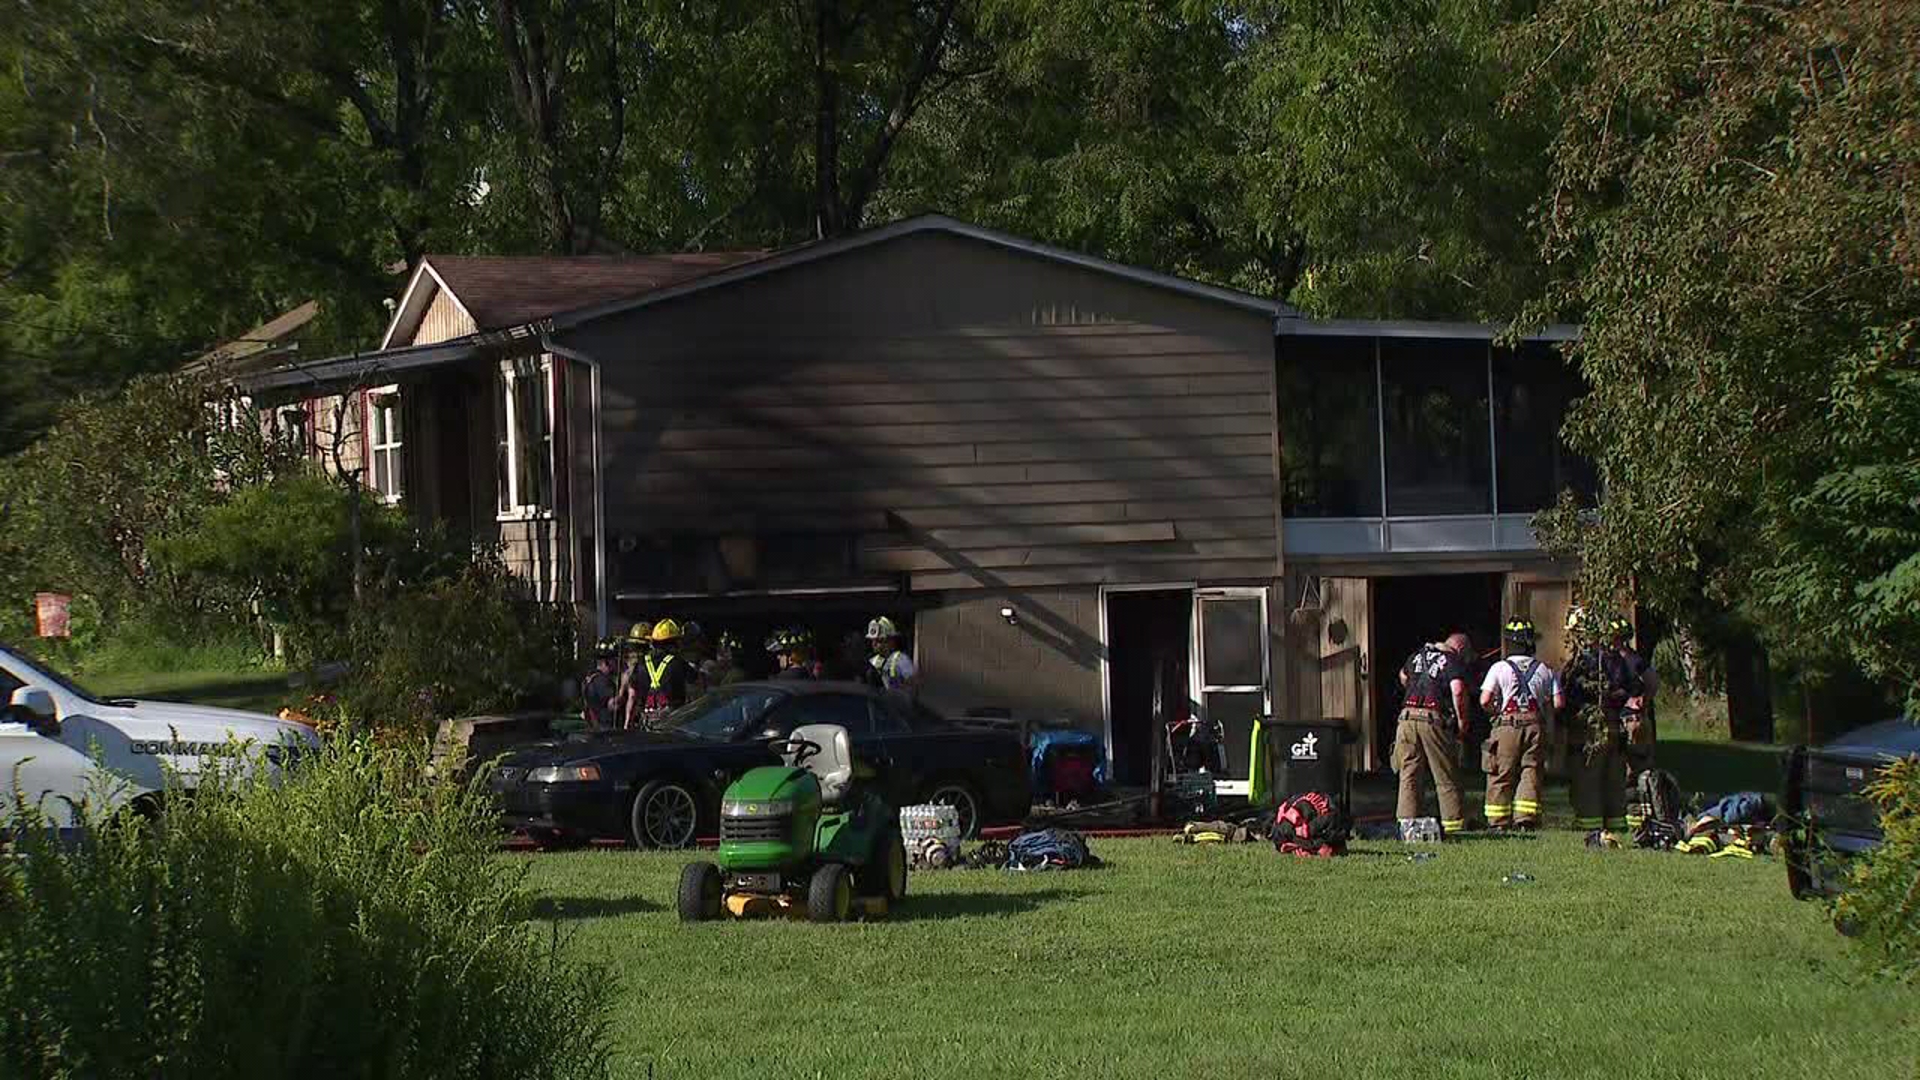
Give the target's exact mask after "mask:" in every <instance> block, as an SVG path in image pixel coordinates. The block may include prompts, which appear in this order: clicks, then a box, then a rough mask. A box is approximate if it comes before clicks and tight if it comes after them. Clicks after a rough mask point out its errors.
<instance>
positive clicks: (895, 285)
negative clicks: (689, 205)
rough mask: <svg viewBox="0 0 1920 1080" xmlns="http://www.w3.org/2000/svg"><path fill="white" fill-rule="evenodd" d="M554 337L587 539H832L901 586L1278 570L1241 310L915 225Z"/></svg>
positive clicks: (1258, 362) (1254, 336)
mask: <svg viewBox="0 0 1920 1080" xmlns="http://www.w3.org/2000/svg"><path fill="white" fill-rule="evenodd" d="M571 343H572V344H575V345H576V347H579V348H583V349H585V350H586V351H588V352H589V353H592V354H593V355H595V356H597V357H599V358H600V360H601V361H602V362H603V363H604V365H605V376H604V417H605V451H606V465H607V515H608V529H609V533H610V535H614V536H618V535H621V534H632V535H637V536H642V537H645V536H649V535H664V534H676V535H687V534H701V535H708V536H716V535H718V536H756V535H757V536H762V537H766V536H770V535H779V534H792V533H809V532H810V533H842V534H848V535H851V536H855V537H856V539H855V540H854V541H853V542H852V543H853V554H852V559H853V562H854V564H855V565H854V569H855V570H856V571H859V572H865V573H871V574H905V575H908V580H909V581H910V582H911V586H912V588H913V589H914V590H916V591H930V590H949V589H966V588H975V587H987V588H1008V587H1020V588H1025V587H1044V586H1049V585H1067V584H1091V583H1097V582H1129V581H1163V580H1225V579H1272V578H1273V577H1275V576H1276V575H1277V573H1278V572H1279V554H1278V546H1279V545H1278V541H1277V539H1276V536H1275V531H1276V527H1277V526H1276V519H1277V502H1276V498H1277V489H1278V484H1277V478H1276V474H1275V470H1276V462H1275V450H1274V447H1275V442H1274V432H1273V416H1272V394H1273V383H1272V380H1273V377H1274V368H1273V337H1272V323H1271V319H1270V318H1269V317H1268V316H1267V315H1264V314H1262V313H1259V312H1256V311H1251V310H1243V309H1239V308H1235V307H1232V306H1230V305H1227V304H1222V303H1217V302H1212V301H1208V300H1203V299H1198V298H1194V297H1190V296H1186V295H1182V294H1179V293H1175V292H1172V291H1169V290H1166V289H1161V288H1156V287H1153V286H1150V285H1146V284H1140V283H1135V282H1131V281H1125V280H1121V279H1118V278H1114V277H1112V276H1110V275H1106V274H1102V273H1099V272H1096V271H1093V270H1088V269H1082V268H1079V267H1074V266H1070V265H1064V264H1061V263H1057V262H1053V261H1050V260H1047V259H1043V258H1040V257H1037V256H1034V255H1030V254H1025V253H1021V252H1017V251H1010V250H1006V249H1002V248H999V247H996V246H993V245H990V244H987V243H983V242H981V241H977V240H973V239H970V238H965V237H958V236H951V235H941V234H931V235H930V234H916V235H910V236H906V237H901V238H898V239H894V240H891V241H888V242H884V243H879V244H875V245H873V246H872V247H869V248H865V249H860V250H857V251H853V252H848V253H844V254H841V255H838V256H835V257H831V258H825V259H820V260H817V261H815V262H812V263H809V264H804V265H801V266H796V267H793V268H790V269H786V270H781V271H776V272H774V273H771V274H768V275H766V276H764V277H761V278H758V279H753V280H749V281H744V282H740V283H737V284H731V285H724V286H719V287H716V288H712V289H709V290H706V291H704V292H699V293H695V294H692V295H689V296H687V297H683V298H680V299H676V300H671V301H667V302H665V303H662V304H659V305H656V306H653V307H648V308H641V309H638V310H636V311H633V312H630V313H627V314H625V315H622V316H617V317H612V318H608V319H606V320H603V321H602V322H599V323H596V324H590V325H589V326H588V327H586V328H584V329H582V330H580V331H577V332H576V334H575V335H574V340H573V341H572V342H571Z"/></svg>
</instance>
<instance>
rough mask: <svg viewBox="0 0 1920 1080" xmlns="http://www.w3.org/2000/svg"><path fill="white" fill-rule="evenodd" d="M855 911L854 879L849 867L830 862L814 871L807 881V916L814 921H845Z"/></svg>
mask: <svg viewBox="0 0 1920 1080" xmlns="http://www.w3.org/2000/svg"><path fill="white" fill-rule="evenodd" d="M852 913H853V881H852V879H851V878H849V877H848V876H847V868H846V867H844V866H842V865H840V864H839V863H828V864H827V865H825V866H822V867H821V868H820V869H818V870H815V871H814V872H813V880H812V881H809V882H808V883H807V918H808V919H809V920H811V921H813V922H844V921H845V920H846V918H847V916H848V915H850V914H852Z"/></svg>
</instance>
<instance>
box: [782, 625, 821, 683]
mask: <svg viewBox="0 0 1920 1080" xmlns="http://www.w3.org/2000/svg"><path fill="white" fill-rule="evenodd" d="M780 638H781V640H780V649H781V652H780V673H779V674H777V675H775V676H774V678H776V679H818V678H819V677H820V663H819V661H817V660H815V659H814V657H813V633H812V631H809V630H788V631H785V632H784V633H782V634H781V635H780Z"/></svg>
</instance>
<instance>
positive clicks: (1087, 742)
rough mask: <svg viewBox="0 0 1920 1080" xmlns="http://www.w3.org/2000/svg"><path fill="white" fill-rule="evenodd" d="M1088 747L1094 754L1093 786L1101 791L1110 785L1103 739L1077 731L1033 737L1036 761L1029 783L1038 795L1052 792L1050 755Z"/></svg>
mask: <svg viewBox="0 0 1920 1080" xmlns="http://www.w3.org/2000/svg"><path fill="white" fill-rule="evenodd" d="M1069 746H1071V747H1085V748H1087V749H1089V750H1092V751H1093V754H1094V763H1093V782H1094V783H1095V784H1097V785H1099V786H1101V787H1105V786H1106V783H1107V752H1106V748H1105V747H1104V746H1102V745H1101V743H1100V736H1098V735H1095V734H1094V733H1093V732H1091V731H1081V730H1079V729H1077V728H1043V729H1041V730H1039V731H1036V732H1034V733H1033V757H1032V759H1031V769H1030V775H1029V782H1030V784H1031V786H1032V787H1033V793H1034V794H1035V795H1050V794H1052V793H1053V792H1052V789H1051V788H1049V787H1048V786H1047V754H1048V752H1049V751H1051V750H1052V749H1053V748H1054V747H1069Z"/></svg>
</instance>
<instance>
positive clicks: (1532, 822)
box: [1480, 618, 1567, 830]
mask: <svg viewBox="0 0 1920 1080" xmlns="http://www.w3.org/2000/svg"><path fill="white" fill-rule="evenodd" d="M1538 636H1539V635H1538V634H1537V633H1536V632H1535V631H1534V627H1533V623H1532V622H1531V621H1529V620H1527V619H1522V618H1514V619H1510V620H1508V621H1507V624H1506V625H1505V626H1503V627H1501V629H1500V643H1501V650H1502V652H1504V653H1505V655H1504V656H1503V657H1502V658H1501V659H1500V661H1499V662H1498V663H1496V664H1494V665H1493V667H1491V668H1489V669H1487V677H1486V679H1485V681H1483V682H1482V683H1481V684H1480V707H1481V708H1483V709H1486V710H1487V712H1488V714H1489V715H1490V716H1491V717H1492V718H1493V731H1492V733H1491V734H1489V735H1488V736H1487V741H1488V742H1489V743H1491V744H1492V750H1491V752H1490V754H1489V755H1488V758H1489V759H1490V760H1489V763H1490V764H1491V765H1492V766H1493V767H1492V769H1491V770H1490V771H1489V772H1488V773H1487V827H1488V828H1490V829H1496V830H1498V829H1506V828H1513V829H1536V828H1539V826H1540V788H1541V780H1542V774H1543V773H1544V772H1545V770H1546V755H1547V747H1548V745H1549V744H1550V741H1551V739H1550V736H1551V734H1552V731H1553V721H1554V717H1555V715H1556V711H1557V710H1559V709H1563V708H1565V707H1566V704H1567V699H1566V694H1565V692H1564V691H1563V690H1562V689H1561V686H1560V676H1559V674H1558V673H1556V672H1555V671H1554V670H1553V668H1551V667H1549V666H1547V664H1546V662H1545V661H1543V660H1541V659H1540V658H1538V657H1536V656H1534V655H1533V649H1534V642H1535V640H1536V639H1537V638H1538Z"/></svg>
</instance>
